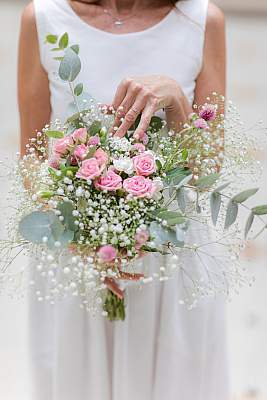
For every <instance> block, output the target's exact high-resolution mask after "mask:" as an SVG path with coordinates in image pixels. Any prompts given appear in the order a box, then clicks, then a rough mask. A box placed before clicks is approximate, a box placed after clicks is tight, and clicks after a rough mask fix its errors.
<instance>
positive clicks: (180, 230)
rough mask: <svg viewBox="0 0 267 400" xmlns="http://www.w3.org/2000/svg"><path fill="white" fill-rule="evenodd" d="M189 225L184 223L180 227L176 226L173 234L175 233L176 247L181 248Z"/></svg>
mask: <svg viewBox="0 0 267 400" xmlns="http://www.w3.org/2000/svg"><path fill="white" fill-rule="evenodd" d="M188 227H189V224H187V223H185V224H182V225H176V227H175V232H176V239H177V243H176V245H177V246H179V247H183V246H184V243H185V237H186V232H187V230H188Z"/></svg>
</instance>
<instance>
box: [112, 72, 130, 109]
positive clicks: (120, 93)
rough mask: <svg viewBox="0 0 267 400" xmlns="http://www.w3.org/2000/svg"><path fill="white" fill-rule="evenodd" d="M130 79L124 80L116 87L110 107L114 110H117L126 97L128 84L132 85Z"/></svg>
mask: <svg viewBox="0 0 267 400" xmlns="http://www.w3.org/2000/svg"><path fill="white" fill-rule="evenodd" d="M132 81H133V80H132V79H131V78H127V79H124V80H123V81H122V82H121V83H120V84H119V86H118V88H117V91H116V94H115V97H114V99H113V102H112V105H113V107H114V109H115V110H117V109H118V108H119V106H120V104H121V103H122V101H123V99H124V98H125V96H126V93H127V91H128V88H129V86H130V84H131V83H132Z"/></svg>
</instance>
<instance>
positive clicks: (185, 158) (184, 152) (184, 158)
mask: <svg viewBox="0 0 267 400" xmlns="http://www.w3.org/2000/svg"><path fill="white" fill-rule="evenodd" d="M187 158H188V150H187V149H183V151H182V159H183V161H186V160H187Z"/></svg>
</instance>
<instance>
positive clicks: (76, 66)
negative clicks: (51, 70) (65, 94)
mask: <svg viewBox="0 0 267 400" xmlns="http://www.w3.org/2000/svg"><path fill="white" fill-rule="evenodd" d="M80 71H81V60H80V58H79V56H78V55H77V54H76V53H75V52H74V51H73V50H72V49H70V48H69V49H67V50H66V52H65V56H64V58H63V60H62V61H61V63H60V66H59V76H60V78H61V79H62V80H63V81H65V82H73V81H74V80H75V79H76V78H77V76H78V75H79V73H80Z"/></svg>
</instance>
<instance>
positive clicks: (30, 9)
mask: <svg viewBox="0 0 267 400" xmlns="http://www.w3.org/2000/svg"><path fill="white" fill-rule="evenodd" d="M21 20H22V22H24V23H25V24H27V25H31V24H35V11H34V4H33V1H31V2H30V3H29V4H27V5H26V6H25V7H24V9H23V11H22V16H21Z"/></svg>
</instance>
